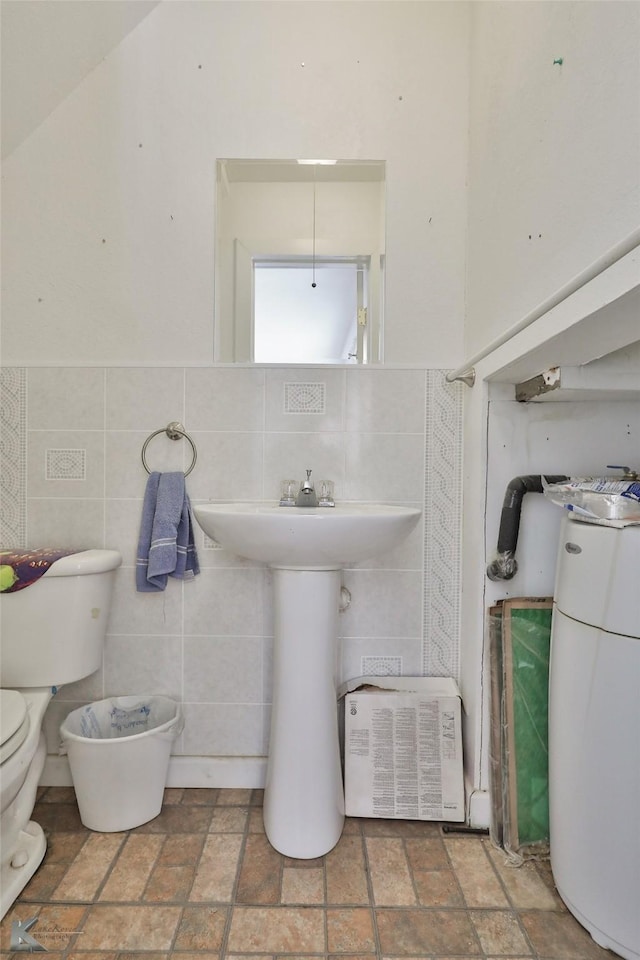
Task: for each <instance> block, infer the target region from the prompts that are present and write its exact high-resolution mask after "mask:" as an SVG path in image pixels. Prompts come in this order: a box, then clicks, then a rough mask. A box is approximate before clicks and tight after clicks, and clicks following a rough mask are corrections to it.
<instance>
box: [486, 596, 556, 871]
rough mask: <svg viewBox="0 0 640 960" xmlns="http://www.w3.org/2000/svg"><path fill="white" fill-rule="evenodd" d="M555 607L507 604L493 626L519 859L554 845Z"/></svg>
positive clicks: (507, 818) (509, 844)
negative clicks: (551, 810) (551, 829)
mask: <svg viewBox="0 0 640 960" xmlns="http://www.w3.org/2000/svg"><path fill="white" fill-rule="evenodd" d="M552 603H553V601H552V599H551V598H547V597H544V598H540V599H538V598H516V599H512V600H505V601H503V602H502V604H501V609H500V612H499V613H498V614H497V617H496V618H495V619H496V621H497V622H496V623H494V629H495V630H496V632H497V636H498V637H499V641H500V643H499V646H500V651H501V659H502V696H501V704H500V717H501V741H502V742H501V750H500V756H501V767H502V776H503V791H502V801H503V803H502V806H503V810H502V814H503V845H504V848H505V850H506V851H507V852H508V853H510V854H512V855H513V856H514V857H523V856H526V855H527V853H529V854H530V855H538V854H540V853H542V852H545V848H546V846H547V845H548V840H549V775H548V709H549V696H548V687H549V651H550V641H551V613H552ZM493 612H494V611H492V613H493Z"/></svg>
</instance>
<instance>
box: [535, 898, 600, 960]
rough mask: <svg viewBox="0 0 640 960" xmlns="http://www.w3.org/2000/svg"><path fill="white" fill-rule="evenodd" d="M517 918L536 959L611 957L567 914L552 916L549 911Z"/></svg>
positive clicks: (565, 959)
mask: <svg viewBox="0 0 640 960" xmlns="http://www.w3.org/2000/svg"><path fill="white" fill-rule="evenodd" d="M520 919H521V922H522V925H523V927H524V928H525V930H526V932H527V936H528V937H529V940H530V941H531V943H532V945H533V948H534V950H536V951H537V952H538V955H539V956H540V957H545V958H546V957H552V958H553V960H611V958H612V954H611V952H610V951H609V950H603V948H602V947H599V946H598V944H597V943H596V942H595V941H594V940H592V938H591V936H590V935H589V934H588V933H587V931H586V930H585V929H584V927H582V926H580V924H579V923H578V921H577V920H576V919H575V918H574V917H573V916H572V915H571V914H570V913H554V912H553V911H550V910H546V911H538V910H536V911H531V912H528V911H523V912H522V913H521V914H520Z"/></svg>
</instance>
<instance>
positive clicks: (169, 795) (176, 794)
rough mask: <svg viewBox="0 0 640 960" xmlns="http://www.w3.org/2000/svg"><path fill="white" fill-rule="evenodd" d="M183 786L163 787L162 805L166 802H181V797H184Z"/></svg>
mask: <svg viewBox="0 0 640 960" xmlns="http://www.w3.org/2000/svg"><path fill="white" fill-rule="evenodd" d="M184 793H185V791H184V788H183V787H165V791H164V796H163V798H162V806H163V807H164V806H166V804H174V803H182V798H183V797H184Z"/></svg>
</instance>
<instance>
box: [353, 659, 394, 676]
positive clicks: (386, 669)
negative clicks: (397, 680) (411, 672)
mask: <svg viewBox="0 0 640 960" xmlns="http://www.w3.org/2000/svg"><path fill="white" fill-rule="evenodd" d="M361 663H362V676H363V677H401V676H402V657H361Z"/></svg>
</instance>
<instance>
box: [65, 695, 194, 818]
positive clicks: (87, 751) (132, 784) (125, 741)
mask: <svg viewBox="0 0 640 960" xmlns="http://www.w3.org/2000/svg"><path fill="white" fill-rule="evenodd" d="M183 727H184V720H183V717H182V712H181V710H180V706H179V704H177V703H176V702H175V701H174V700H170V699H169V698H168V697H156V696H134V697H112V698H110V699H109V700H99V701H98V702H97V703H90V704H88V705H87V706H86V707H80V708H79V709H77V710H73V711H72V712H71V713H70V714H69V716H68V717H67V719H66V720H65V721H64V723H63V724H62V726H61V727H60V736H61V738H62V745H61V747H60V752H61V753H67V754H68V756H69V766H70V767H71V776H72V778H73V786H74V788H75V792H76V799H77V801H78V807H79V809H80V819H81V820H82V822H83V824H84V825H85V827H89V829H90V830H98V831H100V832H102V833H112V832H114V831H117V830H130V829H131V828H132V827H137V826H139V825H140V824H141V823H146V822H147V821H148V820H153V818H154V817H157V816H158V814H159V813H160V809H161V807H162V799H163V795H164V788H165V784H166V781H167V773H168V770H169V754H170V753H171V745H172V743H173V741H174V740H175V739H176V738H177V737H178V736H179V735H180V733H181V732H182V729H183Z"/></svg>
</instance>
